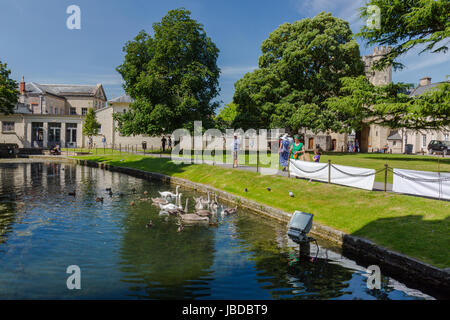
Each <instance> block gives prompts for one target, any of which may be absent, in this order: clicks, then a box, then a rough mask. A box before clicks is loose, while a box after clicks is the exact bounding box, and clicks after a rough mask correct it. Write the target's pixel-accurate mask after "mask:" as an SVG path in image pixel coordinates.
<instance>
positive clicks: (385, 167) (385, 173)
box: [384, 164, 388, 192]
mask: <svg viewBox="0 0 450 320" xmlns="http://www.w3.org/2000/svg"><path fill="white" fill-rule="evenodd" d="M387 172H388V165H387V164H385V165H384V192H386V190H387Z"/></svg>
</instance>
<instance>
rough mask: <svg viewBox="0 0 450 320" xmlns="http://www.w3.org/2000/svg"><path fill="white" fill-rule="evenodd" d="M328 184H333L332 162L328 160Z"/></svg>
mask: <svg viewBox="0 0 450 320" xmlns="http://www.w3.org/2000/svg"><path fill="white" fill-rule="evenodd" d="M328 183H331V160H328Z"/></svg>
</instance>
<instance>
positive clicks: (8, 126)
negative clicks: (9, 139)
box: [2, 121, 15, 133]
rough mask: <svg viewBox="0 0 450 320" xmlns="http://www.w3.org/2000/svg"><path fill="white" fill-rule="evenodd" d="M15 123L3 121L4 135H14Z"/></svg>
mask: <svg viewBox="0 0 450 320" xmlns="http://www.w3.org/2000/svg"><path fill="white" fill-rule="evenodd" d="M14 132H15V130H14V121H2V133H14Z"/></svg>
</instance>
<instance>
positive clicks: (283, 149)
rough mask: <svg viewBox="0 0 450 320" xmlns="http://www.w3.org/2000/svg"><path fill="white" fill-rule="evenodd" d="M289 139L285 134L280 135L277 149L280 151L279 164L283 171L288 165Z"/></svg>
mask: <svg viewBox="0 0 450 320" xmlns="http://www.w3.org/2000/svg"><path fill="white" fill-rule="evenodd" d="M289 145H290V143H289V140H288V138H287V134H284V135H283V136H282V137H281V141H280V149H279V153H280V165H281V166H282V167H283V171H286V168H287V166H288V161H289Z"/></svg>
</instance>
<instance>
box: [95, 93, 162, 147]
mask: <svg viewBox="0 0 450 320" xmlns="http://www.w3.org/2000/svg"><path fill="white" fill-rule="evenodd" d="M132 102H133V100H132V98H130V97H129V96H128V95H126V94H124V95H122V96H120V97H117V98H115V99H112V100H109V101H108V104H107V106H106V107H104V108H101V109H98V110H96V117H97V121H98V122H99V123H100V125H101V127H100V129H99V135H97V136H95V137H93V142H94V145H95V146H97V147H99V146H103V144H102V137H103V136H105V138H106V144H107V145H108V146H111V145H113V146H114V147H116V148H122V149H126V148H131V147H133V148H136V147H138V148H139V149H141V147H142V142H144V141H145V142H146V144H147V148H148V149H149V150H151V149H152V148H153V149H160V148H161V139H162V137H150V136H146V135H135V136H123V135H121V134H120V132H119V131H118V130H117V122H116V121H114V120H113V114H114V113H122V112H126V111H127V110H128V109H129V107H130V103H132ZM166 139H168V137H166ZM167 143H168V142H166V147H167V145H168V144H167Z"/></svg>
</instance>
